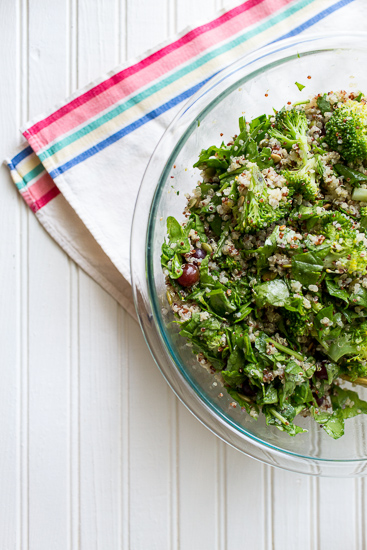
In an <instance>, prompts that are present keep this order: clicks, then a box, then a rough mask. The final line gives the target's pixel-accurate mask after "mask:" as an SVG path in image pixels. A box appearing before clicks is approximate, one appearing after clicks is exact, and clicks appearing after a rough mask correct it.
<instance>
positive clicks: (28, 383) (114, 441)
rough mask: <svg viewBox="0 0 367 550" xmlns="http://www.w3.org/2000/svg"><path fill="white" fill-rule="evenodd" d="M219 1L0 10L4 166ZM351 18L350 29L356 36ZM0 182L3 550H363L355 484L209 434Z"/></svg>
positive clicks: (17, 2)
mask: <svg viewBox="0 0 367 550" xmlns="http://www.w3.org/2000/svg"><path fill="white" fill-rule="evenodd" d="M220 7H222V5H221V1H220V0H0V158H1V159H2V158H4V157H5V156H6V155H8V153H9V152H11V151H12V149H13V148H14V147H15V146H17V145H18V144H19V143H20V134H19V132H18V128H19V126H21V125H22V124H24V123H25V122H26V121H27V120H28V119H29V118H31V117H34V116H35V115H37V114H39V113H41V112H43V111H44V110H46V109H49V108H50V107H52V105H53V104H54V103H56V102H58V101H60V100H62V99H63V98H64V97H65V96H67V95H69V94H70V93H71V92H72V91H74V90H75V89H77V88H78V87H80V86H83V85H84V84H87V83H88V82H89V81H90V80H92V79H94V78H95V77H98V76H99V75H100V74H101V73H104V72H105V71H107V70H109V69H111V68H113V67H114V66H115V65H116V64H117V63H119V62H121V61H124V60H125V59H128V58H130V57H132V56H136V55H138V54H141V53H143V52H144V51H145V50H146V49H147V48H150V47H152V46H154V45H155V44H156V43H158V42H161V41H162V40H164V39H166V38H167V37H168V36H170V35H172V34H174V33H175V32H176V31H179V30H181V29H182V28H184V27H185V26H186V25H188V24H192V23H194V22H195V21H196V20H199V21H200V20H202V19H205V18H209V17H211V16H212V15H214V14H215V11H216V10H217V9H219V8H220ZM362 7H364V8H365V7H366V6H365V0H356V1H355V2H354V3H353V4H351V5H350V6H349V7H348V8H344V10H348V14H352V15H353V17H352V15H350V16H349V17H347V18H346V20H347V23H348V25H349V29H348V28H347V29H346V30H352V29H360V30H364V29H365V27H366V23H367V19H366V10H364V12H363V13H364V16H363V15H362V17H358V16H357V13H358V9H362ZM335 25H336V27H337V28H339V29H342V28H343V20H342V19H340V17H339V19H337V18H336V16H331V17H330V18H329V19H327V20H326V21H325V28H327V29H333V27H335ZM0 179H1V181H0V266H1V267H0V289H1V290H0V335H1V340H0V342H1V345H0V369H1V371H0V372H1V383H0V443H1V445H0V550H79V549H81V550H93V549H100V550H120V549H122V550H232V549H245V550H247V549H248V550H271V549H275V550H325V549H332V550H341V549H343V550H345V549H348V550H364V549H365V548H366V544H367V542H366V520H367V510H366V482H365V480H364V479H357V480H335V479H314V478H308V477H304V476H301V475H296V474H293V473H287V472H284V471H280V470H275V469H272V468H270V467H268V466H264V465H262V464H260V463H258V462H255V461H254V460H252V459H250V458H247V457H246V456H244V455H241V454H240V453H239V452H237V451H235V450H233V449H232V448H230V447H228V446H226V445H225V444H224V443H222V442H221V441H219V440H218V439H217V438H215V436H213V435H212V434H211V433H209V431H208V430H206V429H205V428H204V427H203V426H202V425H201V424H199V422H198V421H196V420H195V419H194V418H193V417H192V416H191V415H190V413H189V412H188V411H187V410H186V409H185V408H184V407H183V406H182V405H181V404H180V403H179V402H178V401H177V399H176V398H175V397H174V395H173V393H172V392H171V391H170V389H169V388H168V386H167V385H166V383H165V381H164V380H163V378H162V376H161V375H160V373H159V371H158V369H157V367H156V366H155V364H154V363H153V360H152V358H151V356H150V354H149V351H148V349H147V347H146V345H145V342H144V339H143V336H142V334H141V332H140V329H139V327H138V326H137V324H136V323H135V322H134V321H133V320H132V319H131V318H130V317H129V316H128V315H127V314H125V313H124V311H123V310H122V309H121V308H120V307H119V306H118V305H117V304H116V302H115V301H114V300H113V299H112V298H111V297H109V296H108V295H107V294H106V293H105V292H104V291H103V290H102V289H101V288H99V287H98V286H97V285H96V284H95V283H94V282H93V281H92V280H91V279H90V278H89V277H88V276H87V275H85V274H84V273H83V272H82V271H81V270H80V269H79V268H77V267H76V266H75V264H73V262H72V261H71V260H69V259H68V257H67V256H66V255H65V254H64V253H63V252H62V251H61V250H60V249H59V248H58V246H57V245H56V244H55V243H54V242H53V241H52V240H51V238H50V237H49V236H48V235H47V234H46V232H45V231H44V230H43V228H42V227H41V226H40V225H39V224H38V222H37V221H36V219H35V217H34V216H33V214H32V213H31V212H29V211H28V210H27V208H26V206H25V204H23V201H22V200H21V198H20V197H19V195H18V193H17V191H16V189H15V188H14V186H13V185H12V183H11V182H10V178H9V175H8V173H7V170H6V168H5V167H3V166H2V167H1V168H0Z"/></svg>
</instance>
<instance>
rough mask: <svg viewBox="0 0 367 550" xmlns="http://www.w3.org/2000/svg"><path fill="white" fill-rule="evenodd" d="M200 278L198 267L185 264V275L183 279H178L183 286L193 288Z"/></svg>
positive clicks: (183, 274) (182, 276)
mask: <svg viewBox="0 0 367 550" xmlns="http://www.w3.org/2000/svg"><path fill="white" fill-rule="evenodd" d="M199 277H200V272H199V269H198V268H197V267H196V265H193V264H185V265H184V267H183V273H182V275H181V277H179V278H178V279H177V282H178V283H179V284H180V285H181V286H192V285H194V284H195V283H197V282H198V280H199Z"/></svg>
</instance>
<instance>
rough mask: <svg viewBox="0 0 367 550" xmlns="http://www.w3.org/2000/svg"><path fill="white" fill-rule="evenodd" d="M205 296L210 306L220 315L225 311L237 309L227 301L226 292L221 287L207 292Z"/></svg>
mask: <svg viewBox="0 0 367 550" xmlns="http://www.w3.org/2000/svg"><path fill="white" fill-rule="evenodd" d="M207 297H208V299H209V305H210V307H211V308H212V309H213V311H215V313H217V314H218V315H220V316H224V315H226V314H227V313H233V312H234V311H236V309H237V308H236V306H235V305H233V304H232V303H231V302H230V301H229V299H228V297H227V294H226V293H225V291H224V290H223V289H221V288H218V289H215V290H212V291H211V292H210V293H208V294H207Z"/></svg>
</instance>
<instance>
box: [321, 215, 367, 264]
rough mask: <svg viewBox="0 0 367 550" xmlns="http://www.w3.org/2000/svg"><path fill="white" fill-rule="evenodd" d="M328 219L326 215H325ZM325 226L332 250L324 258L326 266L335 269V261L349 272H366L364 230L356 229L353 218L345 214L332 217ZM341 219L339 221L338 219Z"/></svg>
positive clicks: (325, 232)
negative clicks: (350, 218)
mask: <svg viewBox="0 0 367 550" xmlns="http://www.w3.org/2000/svg"><path fill="white" fill-rule="evenodd" d="M325 219H326V216H325ZM331 220H333V221H330V222H329V223H327V224H325V226H324V231H323V233H324V235H325V236H326V239H327V240H326V241H325V242H329V243H330V252H329V254H328V256H327V257H326V258H325V259H324V265H325V268H330V269H333V266H334V265H335V263H334V262H336V261H337V262H339V265H340V267H342V268H344V269H346V270H347V271H348V273H354V272H356V271H361V272H363V273H364V272H365V271H366V269H367V255H365V251H366V237H365V234H364V231H363V230H362V231H359V230H357V229H355V228H354V227H353V225H352V222H351V220H349V219H348V218H346V217H344V216H343V214H339V216H338V217H337V216H335V217H334V218H331ZM337 220H339V221H337ZM323 221H325V220H323Z"/></svg>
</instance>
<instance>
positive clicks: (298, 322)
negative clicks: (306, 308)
mask: <svg viewBox="0 0 367 550" xmlns="http://www.w3.org/2000/svg"><path fill="white" fill-rule="evenodd" d="M282 316H283V317H284V318H285V319H286V323H285V327H286V330H287V332H288V333H289V334H290V335H291V336H292V337H293V338H294V339H295V338H297V337H298V336H308V334H309V332H310V329H309V327H308V325H307V323H306V320H307V319H306V317H305V316H304V315H300V314H299V313H298V312H297V311H289V310H287V309H284V310H282Z"/></svg>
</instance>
